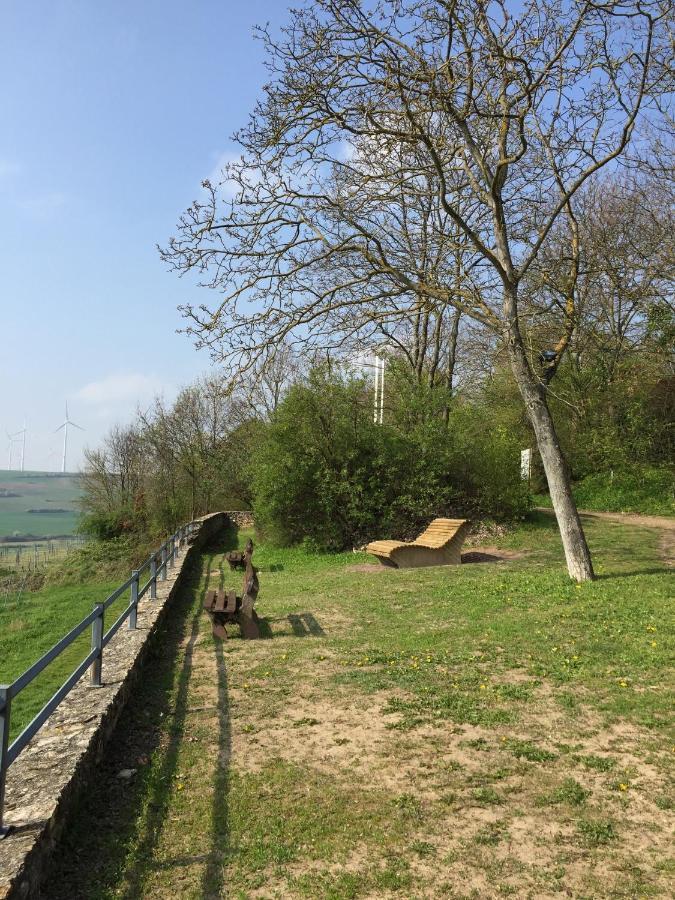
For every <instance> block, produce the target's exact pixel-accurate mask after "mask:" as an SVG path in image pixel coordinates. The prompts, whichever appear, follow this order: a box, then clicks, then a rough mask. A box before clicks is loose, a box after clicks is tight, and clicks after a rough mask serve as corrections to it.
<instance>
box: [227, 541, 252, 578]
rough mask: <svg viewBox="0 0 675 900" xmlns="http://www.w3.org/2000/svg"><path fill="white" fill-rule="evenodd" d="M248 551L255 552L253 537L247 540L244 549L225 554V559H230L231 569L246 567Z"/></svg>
mask: <svg viewBox="0 0 675 900" xmlns="http://www.w3.org/2000/svg"><path fill="white" fill-rule="evenodd" d="M247 553H251V554H252V553H253V541H252V540H251V538H249V539H248V540H247V541H246V547H245V548H244V550H243V551H241V550H231V551H230V552H229V553H226V554H225V559H226V560H227V561H228V563H229V566H230V569H232V570H233V571H234V570H235V569H245V568H246V554H247Z"/></svg>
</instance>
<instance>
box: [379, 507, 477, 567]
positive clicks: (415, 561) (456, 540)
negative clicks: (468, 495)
mask: <svg viewBox="0 0 675 900" xmlns="http://www.w3.org/2000/svg"><path fill="white" fill-rule="evenodd" d="M468 529H469V522H468V520H467V519H434V520H433V522H432V523H431V524H430V525H429V527H428V528H427V530H426V531H423V532H422V534H421V535H420V536H419V537H418V538H416V539H415V540H414V541H412V542H410V543H406V542H405V541H373V542H372V543H371V544H368V546H367V547H366V550H367V551H368V553H372V554H373V556H376V557H377V558H378V559H379V561H380V562H381V563H382V565H383V566H393V567H394V568H398V569H411V568H415V567H418V566H454V565H459V563H461V561H462V544H463V543H464V541H465V539H466V534H467V531H468Z"/></svg>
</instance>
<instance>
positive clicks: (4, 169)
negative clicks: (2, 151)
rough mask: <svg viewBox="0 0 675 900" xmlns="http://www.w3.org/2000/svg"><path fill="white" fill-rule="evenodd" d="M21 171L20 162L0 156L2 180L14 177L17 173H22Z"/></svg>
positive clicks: (0, 177) (0, 179) (0, 175)
mask: <svg viewBox="0 0 675 900" xmlns="http://www.w3.org/2000/svg"><path fill="white" fill-rule="evenodd" d="M21 172H22V167H21V166H20V165H19V163H17V162H14V161H13V160H11V159H4V158H2V157H0V181H2V180H9V179H10V178H14V176H15V175H20V174H21Z"/></svg>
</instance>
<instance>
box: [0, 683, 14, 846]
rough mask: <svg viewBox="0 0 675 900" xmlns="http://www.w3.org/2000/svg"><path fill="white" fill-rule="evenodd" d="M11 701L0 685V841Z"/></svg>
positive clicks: (6, 830) (5, 830)
mask: <svg viewBox="0 0 675 900" xmlns="http://www.w3.org/2000/svg"><path fill="white" fill-rule="evenodd" d="M11 706H12V701H11V698H10V695H9V685H8V684H2V685H0V840H2V838H4V837H6V836H7V835H8V834H9V832H10V828H9V826H7V825H5V824H4V821H3V818H2V815H3V810H4V808H5V783H6V780H7V769H8V768H9V767H8V765H7V748H8V747H9V714H10V710H11Z"/></svg>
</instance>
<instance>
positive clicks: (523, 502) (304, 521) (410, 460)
mask: <svg viewBox="0 0 675 900" xmlns="http://www.w3.org/2000/svg"><path fill="white" fill-rule="evenodd" d="M390 381H391V379H390ZM392 395H393V397H392V400H391V405H392V406H393V407H394V408H393V409H392V408H391V407H390V408H389V409H388V417H389V419H391V423H387V424H385V425H375V424H373V421H372V405H371V404H372V394H371V391H370V390H369V389H368V386H367V384H366V383H365V382H364V381H363V380H362V379H358V378H352V377H349V376H341V375H340V374H335V373H334V372H332V371H331V370H330V369H329V368H323V369H315V370H314V371H312V372H311V373H310V375H309V377H308V379H307V381H306V382H303V383H298V384H296V385H294V386H293V388H292V389H291V390H290V392H289V394H288V396H287V397H286V398H285V400H284V401H283V402H282V403H281V404H280V405H279V407H278V408H277V411H276V414H275V416H274V418H273V421H272V422H271V424H270V425H269V427H268V428H267V429H266V431H265V432H264V434H263V435H262V437H261V441H260V443H259V446H258V449H257V452H256V453H255V455H254V458H253V460H252V465H251V477H252V481H253V494H254V510H255V515H256V523H257V525H258V528H259V529H260V530H261V531H262V532H264V533H265V534H266V535H267V536H268V537H269V538H270V539H272V540H273V541H275V542H277V543H279V544H281V545H288V544H293V543H299V542H304V543H305V546H306V547H308V548H309V549H312V550H342V549H344V548H346V547H350V546H354V545H358V544H361V543H364V542H365V541H366V540H369V539H372V538H373V537H374V536H375V535H377V536H380V537H388V536H391V537H409V536H411V535H413V534H415V533H417V532H418V531H419V530H420V528H421V527H422V526H424V525H425V524H427V523H428V521H429V519H431V518H433V517H434V516H443V515H451V516H452V515H462V516H469V517H485V516H487V517H494V518H504V517H514V516H518V515H522V514H523V513H524V512H525V511H526V509H527V505H528V497H527V491H526V488H525V486H524V485H523V483H522V482H521V480H520V472H519V447H518V442H517V440H516V439H515V438H513V437H512V435H511V434H510V432H509V430H508V429H506V428H504V427H499V426H498V427H491V422H490V418H489V415H488V413H487V411H485V410H483V409H481V408H478V407H476V406H474V405H471V406H469V405H468V404H467V405H466V406H463V405H461V404H460V403H457V404H456V406H455V408H453V409H452V410H451V412H450V416H449V420H448V422H447V423H446V422H445V420H444V418H443V417H442V416H441V415H439V411H438V409H437V408H435V407H434V406H433V404H432V403H422V402H420V403H418V405H417V407H416V408H415V407H414V405H413V402H412V401H411V399H410V397H411V395H412V396H413V399H414V396H415V395H414V392H413V391H411V390H410V389H408V390H407V391H405V390H401V391H400V392H399V391H397V390H395V389H394V390H392ZM431 399H432V400H433V397H432V398H431ZM397 401H398V402H399V404H400V405H399V409H398V410H397V409H396V407H395V404H396V402H397ZM413 412H414V413H415V414H414V415H413ZM397 413H400V415H397Z"/></svg>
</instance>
